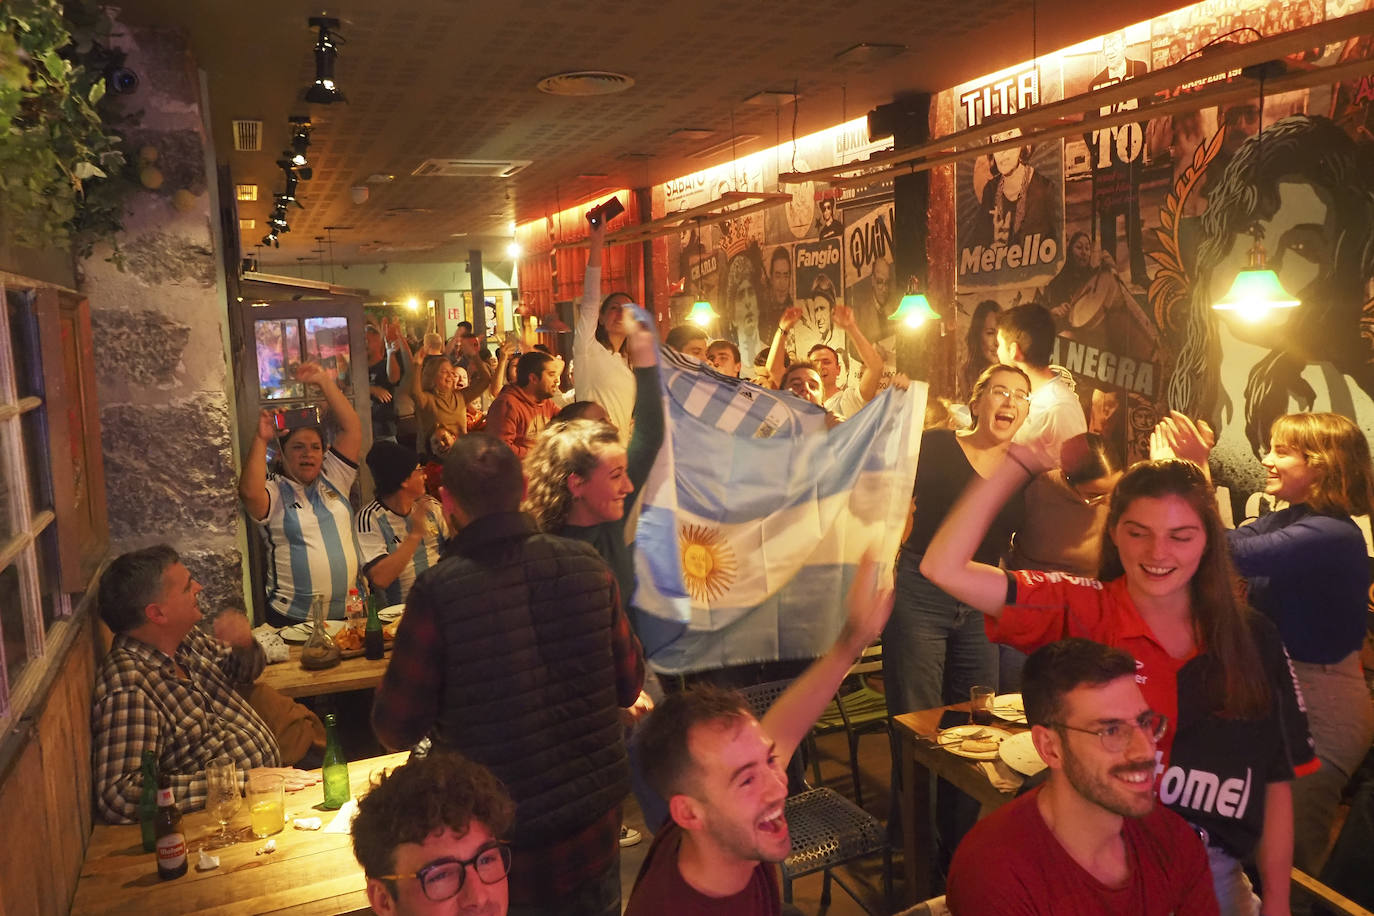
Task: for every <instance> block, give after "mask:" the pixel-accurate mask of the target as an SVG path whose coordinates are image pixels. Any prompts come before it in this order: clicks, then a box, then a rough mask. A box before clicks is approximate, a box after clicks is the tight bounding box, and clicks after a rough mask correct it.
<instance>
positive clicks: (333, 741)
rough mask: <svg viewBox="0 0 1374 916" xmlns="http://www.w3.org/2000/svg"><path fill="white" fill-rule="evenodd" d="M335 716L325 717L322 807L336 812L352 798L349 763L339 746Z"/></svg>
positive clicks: (331, 714) (330, 714)
mask: <svg viewBox="0 0 1374 916" xmlns="http://www.w3.org/2000/svg"><path fill="white" fill-rule="evenodd" d="M336 721H337V719H336V717H335V715H334V714H333V713H332V712H331V713H329V714H328V715H326V716H325V717H324V766H323V767H322V768H321V773H322V775H323V776H324V804H323V805H321V806H320V807H322V808H326V809H328V810H331V811H332V810H334V809H335V808H339V807H341V806H342V805H343V804H344V802H346V801H348V800H349V799H350V798H351V797H352V793H351V792H350V791H349V788H348V761H347V760H346V759H345V758H344V755H343V748H342V747H340V746H339V736H338V733H337V732H335V730H334V725H335V722H336Z"/></svg>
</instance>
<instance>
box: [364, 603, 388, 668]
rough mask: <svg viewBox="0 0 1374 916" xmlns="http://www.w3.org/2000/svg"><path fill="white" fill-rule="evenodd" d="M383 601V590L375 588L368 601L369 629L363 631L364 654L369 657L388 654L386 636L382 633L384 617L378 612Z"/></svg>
mask: <svg viewBox="0 0 1374 916" xmlns="http://www.w3.org/2000/svg"><path fill="white" fill-rule="evenodd" d="M381 603H382V593H381V590H380V589H375V588H374V589H373V590H372V594H371V595H370V596H369V597H368V601H367V630H366V631H365V632H364V633H363V655H364V656H365V657H367V658H381V657H382V656H383V655H384V654H386V637H385V636H384V635H383V634H382V618H381V616H380V615H379V613H378V612H379V611H380V610H381V607H380V605H381Z"/></svg>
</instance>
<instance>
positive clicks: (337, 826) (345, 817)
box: [324, 798, 358, 833]
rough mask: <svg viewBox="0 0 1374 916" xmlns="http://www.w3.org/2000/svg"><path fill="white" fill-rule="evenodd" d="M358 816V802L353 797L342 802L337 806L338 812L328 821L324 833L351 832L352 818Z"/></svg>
mask: <svg viewBox="0 0 1374 916" xmlns="http://www.w3.org/2000/svg"><path fill="white" fill-rule="evenodd" d="M357 816H358V803H357V802H356V801H354V800H353V799H351V798H350V799H349V800H348V801H346V802H344V803H343V806H342V807H340V808H339V813H338V814H336V815H334V820H332V821H330V822H329V824H328V826H326V827H325V828H324V832H325V833H351V832H352V830H353V818H355V817H357Z"/></svg>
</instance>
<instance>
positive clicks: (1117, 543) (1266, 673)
mask: <svg viewBox="0 0 1374 916" xmlns="http://www.w3.org/2000/svg"><path fill="white" fill-rule="evenodd" d="M1008 454H1009V457H1010V459H1011V460H1009V461H1006V462H1004V463H1003V464H1002V466H1001V467H1000V468H999V469H998V470H997V471H996V472H995V473H994V474H993V475H992V476H991V477H990V478H988V479H985V480H977V481H975V482H974V484H973V486H971V487H970V488H969V489H968V491H967V492H965V493H964V495H963V496H962V497H961V498H960V500H959V502H958V504H957V505H956V506H955V508H954V510H953V511H951V512H950V513H949V515H948V516H947V517H946V518H945V522H944V524H943V525H942V526H941V527H940V530H939V532H938V533H937V534H936V535H935V538H934V540H933V541H932V542H931V544H930V547H929V548H928V549H927V551H926V554H925V559H924V561H923V562H922V564H921V572H922V573H924V574H925V575H926V576H928V577H929V578H930V579H931V581H933V582H935V583H936V584H937V585H939V586H940V587H941V588H943V589H945V590H946V591H947V592H949V593H950V594H951V595H954V596H955V597H956V598H958V599H959V600H960V601H964V602H967V603H968V604H970V605H972V606H973V607H976V608H978V609H979V610H980V611H982V612H983V613H984V614H985V615H986V617H985V623H986V626H987V631H988V635H989V636H990V637H991V638H992V639H993V640H994V641H996V642H1001V643H1006V644H1009V645H1012V646H1014V647H1015V648H1017V649H1020V650H1021V651H1023V652H1031V651H1034V650H1035V649H1037V648H1039V647H1040V646H1042V645H1045V644H1047V643H1050V642H1054V641H1055V640H1057V639H1061V638H1063V637H1065V636H1080V637H1084V638H1087V639H1093V640H1096V641H1098V642H1102V643H1105V644H1107V645H1111V646H1116V647H1119V648H1122V649H1125V650H1126V651H1128V652H1130V653H1131V654H1132V655H1133V656H1134V657H1135V659H1136V666H1137V673H1136V680H1137V681H1138V682H1139V684H1140V689H1141V692H1142V693H1143V694H1144V695H1145V699H1146V700H1147V701H1148V702H1149V703H1150V706H1151V708H1152V709H1153V710H1154V711H1155V712H1159V713H1162V714H1164V715H1165V716H1166V717H1167V718H1168V725H1167V728H1166V730H1165V732H1164V734H1163V735H1162V736H1161V738H1160V741H1159V745H1158V753H1159V755H1160V766H1159V772H1160V774H1161V775H1160V777H1159V779H1158V781H1157V783H1156V786H1155V788H1156V791H1157V793H1158V795H1159V798H1160V800H1161V801H1162V802H1164V803H1165V804H1166V805H1168V806H1169V807H1170V808H1172V809H1173V810H1174V811H1176V812H1177V813H1178V814H1180V815H1181V816H1182V817H1183V818H1184V819H1185V820H1187V821H1188V822H1189V823H1191V824H1192V825H1193V826H1194V828H1195V829H1197V831H1198V833H1199V835H1200V836H1202V837H1203V839H1204V842H1205V843H1206V845H1207V853H1208V859H1209V862H1210V864H1211V867H1212V875H1213V882H1214V886H1215V888H1216V892H1217V899H1218V901H1219V903H1220V905H1221V912H1222V914H1243V916H1254V914H1257V913H1261V912H1262V913H1264V914H1267V916H1281V914H1286V913H1288V912H1289V905H1288V904H1289V901H1288V895H1289V872H1290V868H1291V862H1292V851H1293V807H1292V792H1291V788H1292V780H1293V779H1294V778H1295V776H1298V775H1301V774H1302V773H1305V772H1307V771H1309V770H1312V769H1315V768H1316V767H1317V766H1318V764H1317V761H1316V758H1315V755H1314V754H1313V751H1312V747H1311V738H1310V737H1309V736H1308V732H1307V721H1306V717H1305V716H1304V714H1303V711H1302V706H1301V702H1300V700H1299V699H1298V691H1297V688H1296V685H1295V683H1294V680H1293V677H1292V676H1291V674H1290V672H1289V668H1288V659H1287V657H1286V656H1285V654H1284V651H1283V645H1282V643H1281V641H1280V639H1279V636H1278V632H1277V631H1276V630H1275V629H1274V627H1273V625H1272V624H1270V623H1269V622H1268V620H1267V619H1265V618H1264V617H1263V616H1261V615H1259V614H1257V613H1255V612H1254V611H1252V610H1250V609H1249V608H1248V607H1246V606H1245V604H1244V602H1243V601H1241V600H1240V599H1239V597H1238V596H1237V594H1236V592H1235V590H1234V588H1233V584H1232V583H1233V577H1234V570H1233V567H1232V566H1231V563H1230V559H1229V555H1228V550H1227V545H1226V533H1225V529H1224V528H1223V527H1222V524H1221V519H1220V517H1219V515H1218V514H1217V509H1216V502H1215V498H1214V495H1213V493H1212V488H1211V485H1210V483H1209V481H1208V480H1207V478H1206V476H1205V475H1204V473H1203V472H1202V470H1201V469H1200V468H1199V467H1198V466H1197V465H1196V464H1194V463H1192V462H1190V461H1183V460H1177V459H1175V460H1162V461H1148V462H1140V463H1138V464H1136V465H1135V466H1133V467H1132V468H1131V469H1130V470H1129V471H1127V472H1126V474H1125V475H1124V476H1123V477H1122V478H1121V481H1120V482H1119V483H1118V484H1117V485H1116V488H1115V489H1114V491H1113V492H1112V497H1111V503H1110V508H1109V510H1108V513H1107V522H1106V529H1105V531H1104V534H1103V537H1102V558H1101V563H1100V566H1099V573H1098V574H1099V578H1098V579H1088V578H1083V577H1079V576H1073V575H1069V574H1066V573H1057V572H1046V571H1043V570H1018V571H1016V572H1014V573H1009V572H1006V571H1004V570H1001V569H998V568H996V567H994V566H991V565H988V564H985V563H979V562H976V561H975V560H974V551H975V549H976V547H977V544H978V540H979V538H981V537H982V532H984V531H986V530H987V527H988V525H989V524H990V523H991V520H992V518H993V517H994V516H995V515H996V513H997V511H998V510H999V509H1000V507H1001V506H1002V504H1003V502H1005V500H1006V499H1007V498H1008V497H1009V496H1010V494H1011V493H1012V492H1014V491H1015V490H1017V489H1019V488H1020V487H1022V486H1024V484H1025V482H1026V480H1027V479H1028V478H1030V477H1032V476H1034V475H1035V474H1036V473H1038V472H1039V471H1041V470H1043V469H1042V468H1040V467H1038V466H1037V465H1036V464H1035V459H1034V457H1033V454H1032V453H1031V452H1030V451H1029V450H1028V449H1025V448H1024V447H1022V446H1019V445H1013V446H1012V447H1011V450H1010V452H1009V453H1008ZM1065 740H1066V745H1065V746H1066V748H1069V749H1072V748H1074V747H1075V746H1076V743H1081V742H1097V740H1098V739H1097V737H1096V736H1094V735H1090V734H1079V733H1076V732H1074V733H1067V732H1066V733H1065ZM1102 751H1103V748H1101V747H1100V746H1095V745H1087V744H1083V746H1082V747H1081V748H1080V752H1081V753H1083V754H1084V755H1085V758H1086V755H1088V754H1091V753H1096V754H1099V755H1100V753H1101V752H1102ZM1106 772H1107V777H1108V779H1109V780H1110V781H1111V783H1112V784H1111V785H1107V786H1103V787H1101V788H1103V790H1104V791H1107V792H1110V791H1130V790H1131V786H1128V785H1127V782H1126V780H1125V778H1124V776H1125V775H1126V774H1125V773H1124V772H1123V773H1116V772H1115V771H1113V770H1111V769H1108V770H1107V771H1106ZM1136 790H1137V791H1138V790H1139V787H1136ZM1252 855H1253V856H1254V857H1255V861H1256V863H1257V865H1258V868H1259V874H1260V877H1261V880H1262V882H1263V890H1264V899H1263V901H1260V900H1259V899H1258V898H1256V897H1255V895H1254V893H1253V891H1252V890H1251V888H1250V885H1249V882H1248V880H1247V879H1246V877H1245V875H1244V872H1243V871H1242V870H1241V862H1242V861H1243V860H1246V859H1248V858H1249V857H1251V856H1252Z"/></svg>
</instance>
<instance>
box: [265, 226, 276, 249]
mask: <svg viewBox="0 0 1374 916" xmlns="http://www.w3.org/2000/svg"><path fill="white" fill-rule="evenodd" d="M262 244H263V245H264V246H266V247H267V248H280V247H281V242H279V241H277V230H276V229H273V230H272V231H271V232H269V233H267V234H266V235H264V236H263V237H262Z"/></svg>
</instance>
